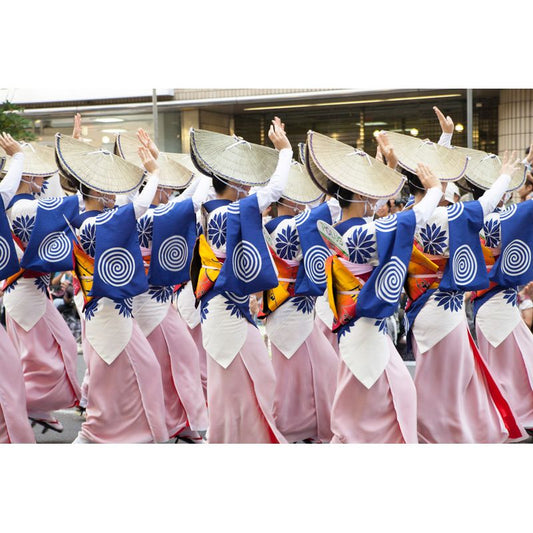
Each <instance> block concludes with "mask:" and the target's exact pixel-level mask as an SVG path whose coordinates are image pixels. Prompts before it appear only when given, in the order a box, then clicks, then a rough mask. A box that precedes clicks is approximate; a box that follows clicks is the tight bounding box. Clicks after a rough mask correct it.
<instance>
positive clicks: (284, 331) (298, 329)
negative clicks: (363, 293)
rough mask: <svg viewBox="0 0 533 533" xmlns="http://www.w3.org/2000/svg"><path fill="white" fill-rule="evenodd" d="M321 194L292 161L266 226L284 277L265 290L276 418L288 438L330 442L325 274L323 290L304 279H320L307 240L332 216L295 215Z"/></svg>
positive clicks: (332, 359) (333, 365) (331, 383)
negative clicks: (322, 322)
mask: <svg viewBox="0 0 533 533" xmlns="http://www.w3.org/2000/svg"><path fill="white" fill-rule="evenodd" d="M322 196H323V193H322V192H321V191H320V189H318V188H317V187H316V186H315V185H314V184H313V182H312V181H311V179H310V178H309V176H308V175H307V172H306V171H305V169H304V168H303V166H302V165H301V164H300V163H297V162H295V161H293V163H292V165H291V170H290V172H289V178H288V183H287V186H286V187H285V189H284V191H283V194H282V196H281V198H280V199H279V200H278V202H277V204H276V206H277V214H278V216H277V217H275V218H273V219H272V220H270V221H269V222H268V223H267V224H266V226H265V229H266V231H267V232H268V234H269V235H270V241H271V248H270V249H271V252H272V254H273V257H274V262H275V263H276V266H277V270H278V280H279V285H278V286H277V287H276V288H274V289H272V290H269V291H266V292H265V293H264V296H263V310H264V312H265V315H264V316H265V324H266V333H267V335H268V338H269V339H270V342H271V345H272V364H273V366H274V372H275V375H276V391H275V397H274V419H275V421H276V425H277V427H278V429H279V430H280V431H281V432H282V433H283V435H284V436H285V438H286V439H287V440H288V441H289V442H296V441H304V442H329V441H330V440H331V437H332V436H333V435H332V433H331V427H330V426H331V419H330V413H331V404H332V402H333V396H334V394H335V386H336V373H337V365H338V357H337V354H336V352H335V350H334V349H333V347H332V346H331V345H330V344H329V343H328V340H327V339H326V338H325V336H324V335H323V333H322V332H321V331H320V328H319V326H318V325H317V324H316V322H315V309H314V308H315V298H316V295H319V294H321V292H323V290H324V289H325V276H324V279H323V282H324V283H323V284H320V285H321V286H320V287H319V289H320V290H317V291H312V290H311V291H309V290H305V287H304V285H309V284H311V285H313V286H316V283H315V282H317V281H318V282H320V281H321V280H320V279H318V278H317V276H316V275H315V271H314V269H313V266H314V265H313V266H312V265H311V262H312V258H311V261H308V260H306V257H305V255H304V253H305V252H309V251H310V253H311V255H313V253H314V250H316V248H313V247H312V246H306V247H305V248H306V249H305V252H304V250H303V242H302V241H305V239H306V238H307V239H308V238H309V236H308V235H307V233H309V231H310V230H311V231H312V230H313V229H314V230H315V231H316V220H317V217H319V218H320V216H321V214H322V217H324V216H326V217H327V219H328V221H329V222H331V216H330V213H329V206H328V205H322V206H320V207H316V208H314V209H313V210H311V211H309V209H306V211H305V212H303V213H302V214H300V215H297V216H295V215H296V214H298V213H300V212H301V211H302V209H303V208H304V207H305V205H306V204H307V205H308V204H311V203H314V202H316V201H317V200H318V199H320V197H322ZM337 206H338V204H337ZM337 210H338V211H340V210H339V209H337ZM319 211H320V213H319ZM306 232H307V233H306ZM317 238H318V239H320V237H319V236H317ZM322 261H323V258H322ZM301 264H303V265H304V266H302V267H301V268H300V265H301ZM306 267H307V268H306ZM317 288H318V287H317ZM300 291H301V292H300Z"/></svg>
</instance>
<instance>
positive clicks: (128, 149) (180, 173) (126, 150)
mask: <svg viewBox="0 0 533 533" xmlns="http://www.w3.org/2000/svg"><path fill="white" fill-rule="evenodd" d="M139 146H141V144H140V142H139V141H138V139H137V137H135V136H133V135H122V134H119V135H117V136H116V138H115V154H116V155H118V156H120V157H122V158H123V159H125V160H126V161H128V162H129V163H132V164H134V165H137V166H138V167H139V168H141V169H144V167H143V164H142V161H141V158H140V157H139V154H138V152H137V149H138V148H139ZM181 155H182V154H173V153H171V152H159V158H158V159H157V164H158V165H159V185H160V186H161V187H168V188H170V189H184V188H185V187H187V186H188V185H189V184H190V183H191V181H192V179H193V177H194V172H192V171H191V170H190V169H189V168H187V167H186V166H185V165H183V163H182V162H181V160H180V157H179V156H181Z"/></svg>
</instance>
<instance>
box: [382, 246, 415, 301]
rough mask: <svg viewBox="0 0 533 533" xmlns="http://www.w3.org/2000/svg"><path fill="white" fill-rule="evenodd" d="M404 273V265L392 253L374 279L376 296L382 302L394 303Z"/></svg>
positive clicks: (400, 287) (398, 294)
mask: <svg viewBox="0 0 533 533" xmlns="http://www.w3.org/2000/svg"><path fill="white" fill-rule="evenodd" d="M406 273H407V269H406V267H405V265H404V264H403V263H402V262H401V261H400V259H399V258H398V257H396V256H395V255H393V256H392V257H391V259H390V261H389V262H388V263H387V264H386V265H384V266H383V268H382V269H381V272H380V273H379V275H378V277H377V279H376V296H377V297H378V298H379V299H380V300H382V301H384V302H387V303H390V304H394V303H396V302H397V301H398V299H399V298H400V294H401V292H402V287H403V281H404V279H405V274H406Z"/></svg>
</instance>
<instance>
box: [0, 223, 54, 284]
mask: <svg viewBox="0 0 533 533" xmlns="http://www.w3.org/2000/svg"><path fill="white" fill-rule="evenodd" d="M11 235H12V237H13V241H15V244H16V245H17V246H18V247H19V248H20V249H21V250H22V251H23V252H24V250H25V248H24V245H23V244H22V241H21V240H20V239H19V238H18V237H17V236H16V235H15V234H13V233H12V234H11ZM46 274H47V273H46V272H37V271H36V270H26V269H25V268H20V269H19V271H18V272H15V273H14V274H13V275H11V276H9V277H8V278H6V279H5V280H4V284H3V285H2V290H3V291H5V290H6V289H7V288H8V287H9V286H10V285H12V284H13V283H15V281H17V280H18V279H19V278H40V277H41V276H45V275H46Z"/></svg>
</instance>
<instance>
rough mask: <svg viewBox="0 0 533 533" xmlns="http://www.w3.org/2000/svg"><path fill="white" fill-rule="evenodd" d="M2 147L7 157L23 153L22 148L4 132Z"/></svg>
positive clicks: (0, 144) (1, 139) (1, 136)
mask: <svg viewBox="0 0 533 533" xmlns="http://www.w3.org/2000/svg"><path fill="white" fill-rule="evenodd" d="M0 146H1V147H2V148H3V149H4V151H5V153H6V154H7V155H10V156H11V155H14V154H16V153H17V152H22V146H21V145H20V144H19V143H18V142H17V141H15V139H13V137H11V135H9V133H5V132H2V134H1V135H0Z"/></svg>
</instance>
